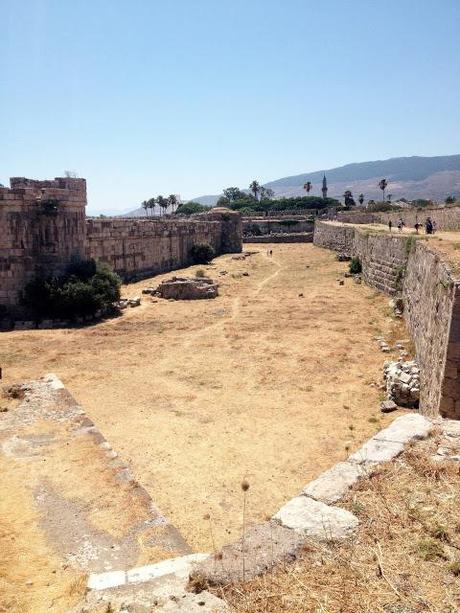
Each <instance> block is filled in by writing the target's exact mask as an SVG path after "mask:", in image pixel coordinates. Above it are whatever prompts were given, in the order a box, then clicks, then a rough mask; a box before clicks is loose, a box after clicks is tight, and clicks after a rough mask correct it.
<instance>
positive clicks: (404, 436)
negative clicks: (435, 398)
mask: <svg viewBox="0 0 460 613" xmlns="http://www.w3.org/2000/svg"><path fill="white" fill-rule="evenodd" d="M432 427H433V424H432V422H431V421H430V420H429V419H427V418H426V417H424V416H423V415H420V414H419V413H410V414H408V415H401V417H397V418H396V419H395V420H394V422H393V423H392V424H390V425H389V426H388V428H385V429H384V430H381V431H380V432H378V433H377V434H376V435H375V436H374V437H373V438H374V439H375V440H378V441H389V442H392V443H402V444H407V443H410V442H411V441H416V440H421V439H423V438H426V437H427V436H428V433H429V431H430V430H431V428H432Z"/></svg>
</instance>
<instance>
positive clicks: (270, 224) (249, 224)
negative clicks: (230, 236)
mask: <svg viewBox="0 0 460 613" xmlns="http://www.w3.org/2000/svg"><path fill="white" fill-rule="evenodd" d="M286 221H288V220H286ZM295 221H296V222H297V223H295V224H292V225H286V224H285V223H284V222H283V220H282V219H263V218H262V219H258V218H257V217H256V218H252V217H245V218H244V219H243V234H246V233H251V231H252V229H253V227H254V226H257V227H258V228H259V230H260V232H261V234H262V235H265V234H290V233H294V234H298V233H299V232H313V227H314V222H313V221H311V220H308V219H295Z"/></svg>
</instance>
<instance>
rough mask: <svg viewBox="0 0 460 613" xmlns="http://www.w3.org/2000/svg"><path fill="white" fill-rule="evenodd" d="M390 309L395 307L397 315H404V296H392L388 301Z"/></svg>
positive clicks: (394, 310)
mask: <svg viewBox="0 0 460 613" xmlns="http://www.w3.org/2000/svg"><path fill="white" fill-rule="evenodd" d="M388 304H389V307H390V309H393V313H394V315H395V317H402V316H403V313H404V301H403V299H402V298H400V297H399V298H392V299H391V300H390V302H389V303H388Z"/></svg>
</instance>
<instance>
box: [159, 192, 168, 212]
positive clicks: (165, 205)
mask: <svg viewBox="0 0 460 613" xmlns="http://www.w3.org/2000/svg"><path fill="white" fill-rule="evenodd" d="M157 204H158V206H159V207H160V209H163V215H165V214H166V209H167V208H168V206H169V202H168V199H167V198H165V197H164V196H158V197H157Z"/></svg>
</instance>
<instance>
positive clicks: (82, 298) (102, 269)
mask: <svg viewBox="0 0 460 613" xmlns="http://www.w3.org/2000/svg"><path fill="white" fill-rule="evenodd" d="M120 285H121V280H120V278H119V276H118V275H116V274H115V273H114V272H113V271H112V270H110V268H109V267H108V266H107V265H106V264H102V263H100V262H97V263H96V262H95V261H94V260H82V261H77V260H76V261H74V262H72V263H71V264H70V265H69V267H68V269H67V270H66V273H65V275H63V276H62V277H49V278H37V279H34V280H32V281H31V282H30V283H28V284H27V286H26V287H25V290H24V293H23V298H22V302H23V304H24V306H26V307H28V308H29V309H30V311H31V312H32V313H34V314H35V315H38V316H39V317H58V318H66V319H67V318H69V319H74V318H75V317H82V316H86V315H94V313H96V311H98V310H106V309H109V308H110V307H112V305H113V303H114V302H116V301H117V300H119V298H120Z"/></svg>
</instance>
